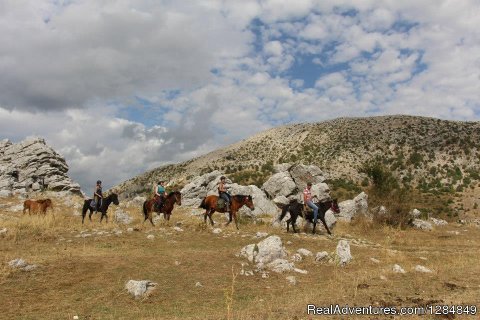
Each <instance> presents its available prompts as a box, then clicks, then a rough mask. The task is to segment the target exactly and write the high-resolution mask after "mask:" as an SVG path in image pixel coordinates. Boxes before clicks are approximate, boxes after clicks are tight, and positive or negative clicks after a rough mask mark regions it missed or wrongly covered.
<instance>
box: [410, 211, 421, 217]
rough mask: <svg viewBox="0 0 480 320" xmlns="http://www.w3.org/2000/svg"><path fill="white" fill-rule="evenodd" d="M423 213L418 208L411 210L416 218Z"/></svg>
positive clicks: (411, 213)
mask: <svg viewBox="0 0 480 320" xmlns="http://www.w3.org/2000/svg"><path fill="white" fill-rule="evenodd" d="M421 214H422V213H421V212H420V210H418V209H413V210H412V211H411V212H410V215H411V216H412V217H414V218H418V217H420V215H421Z"/></svg>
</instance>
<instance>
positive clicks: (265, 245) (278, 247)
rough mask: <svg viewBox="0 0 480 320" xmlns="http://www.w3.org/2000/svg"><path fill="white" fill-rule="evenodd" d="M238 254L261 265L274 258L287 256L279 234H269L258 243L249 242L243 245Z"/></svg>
mask: <svg viewBox="0 0 480 320" xmlns="http://www.w3.org/2000/svg"><path fill="white" fill-rule="evenodd" d="M240 256H241V257H244V258H247V260H248V261H250V262H252V263H255V264H259V265H260V266H263V265H266V264H268V263H270V262H272V261H274V260H276V259H284V258H285V257H286V256H287V252H286V250H285V248H284V247H283V244H282V240H281V239H280V237H279V236H270V237H268V238H266V239H264V240H262V241H260V242H259V243H258V244H249V245H247V246H245V247H243V248H242V250H241V251H240Z"/></svg>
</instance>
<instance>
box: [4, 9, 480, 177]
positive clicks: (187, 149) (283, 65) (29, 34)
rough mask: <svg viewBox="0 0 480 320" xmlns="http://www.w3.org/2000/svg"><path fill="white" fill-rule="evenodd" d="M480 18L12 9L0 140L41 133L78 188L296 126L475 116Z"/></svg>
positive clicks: (478, 12)
mask: <svg viewBox="0 0 480 320" xmlns="http://www.w3.org/2000/svg"><path fill="white" fill-rule="evenodd" d="M478 16H480V5H479V4H478V1H475V0H472V1H462V2H453V1H442V2H437V1H434V0H429V1H422V2H418V1H413V0H406V1H387V2H383V3H381V4H379V3H378V2H377V1H373V0H362V1H351V0H341V1H316V0H311V1H310V0H301V1H287V0H283V1H281V0H261V1H255V0H248V1H241V2H240V1H221V0H199V1H171V0H168V1H163V2H155V1H148V0H142V1H133V0H131V1H130V0H124V1H117V2H98V1H78V2H66V3H65V4H58V2H51V1H33V0H31V1H27V2H22V3H20V2H18V1H13V0H7V1H2V2H0V41H1V43H2V46H1V48H0V125H1V126H0V133H1V135H2V136H7V137H10V138H13V139H15V140H20V139H22V138H23V137H25V136H29V135H40V136H44V137H46V138H47V141H49V142H50V143H51V144H52V145H53V146H54V147H55V148H56V149H58V150H59V151H60V152H62V153H64V155H65V156H66V157H67V160H68V161H69V164H70V167H71V170H72V173H73V176H74V178H76V179H77V180H80V179H84V180H82V181H81V182H82V185H83V183H87V184H88V183H90V182H89V181H95V180H96V179H97V176H101V174H102V172H103V173H105V177H106V178H104V180H106V181H112V183H117V182H120V181H121V180H123V179H126V178H128V177H131V176H133V175H134V174H136V173H139V172H142V171H143V170H145V169H146V168H152V167H154V166H156V165H159V164H162V163H166V162H171V161H180V160H183V159H188V158H190V157H193V156H197V155H199V154H201V153H202V152H206V151H210V150H212V149H214V148H216V147H218V146H220V145H224V144H227V143H231V142H234V141H236V140H239V139H242V138H245V137H247V136H249V135H251V134H253V133H256V132H258V131H261V130H264V129H267V128H270V127H272V126H275V125H278V124H283V123H288V122H292V121H295V122H298V121H320V120H325V119H329V118H334V117H338V116H362V115H375V114H392V113H408V114H418V115H429V116H437V117H442V118H449V119H468V120H473V119H478V114H479V113H480V97H479V95H478V92H480V78H479V76H478V70H479V68H480V60H479V58H478V57H480V45H479V44H480V20H479V19H478ZM255 32H257V34H255ZM257 36H258V37H257ZM19 39H21V41H20V40H19ZM310 62H311V63H310ZM303 63H305V64H304V65H302V64H303ZM312 84H314V85H312ZM170 90H174V91H170ZM139 100H140V101H145V103H144V104H143V103H142V102H138V101H139ZM132 105H133V107H132ZM135 108H137V109H135ZM6 110H14V111H12V112H8V111H6ZM45 110H56V111H57V112H47V113H45ZM132 110H135V111H134V112H132ZM29 111H35V112H37V113H36V114H35V115H34V116H32V114H31V113H29ZM139 114H144V115H145V116H143V119H142V116H140V115H139ZM32 117H35V121H30V119H31V118H32ZM145 118H146V120H148V121H144V122H149V126H147V125H145V124H142V123H141V122H142V120H145ZM156 119H158V120H159V122H158V123H156V122H155V121H156ZM25 122H28V123H29V126H25V125H23V124H24V123H25ZM112 163H113V164H114V165H115V168H118V172H113V173H112V172H110V171H109V168H110V167H109V166H111V165H112ZM95 170H101V171H95ZM107 171H108V172H107Z"/></svg>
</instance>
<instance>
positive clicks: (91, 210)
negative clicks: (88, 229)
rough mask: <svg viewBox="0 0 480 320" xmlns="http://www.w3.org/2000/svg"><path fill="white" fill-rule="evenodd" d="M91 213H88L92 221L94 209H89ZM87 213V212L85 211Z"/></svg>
mask: <svg viewBox="0 0 480 320" xmlns="http://www.w3.org/2000/svg"><path fill="white" fill-rule="evenodd" d="M89 211H90V214H89V215H88V219H90V222H91V221H92V215H93V209H89ZM85 214H86V212H85Z"/></svg>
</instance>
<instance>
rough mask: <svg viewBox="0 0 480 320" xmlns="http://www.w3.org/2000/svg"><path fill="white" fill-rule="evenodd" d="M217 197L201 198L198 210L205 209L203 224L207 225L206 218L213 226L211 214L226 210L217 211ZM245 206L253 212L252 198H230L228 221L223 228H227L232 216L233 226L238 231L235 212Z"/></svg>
mask: <svg viewBox="0 0 480 320" xmlns="http://www.w3.org/2000/svg"><path fill="white" fill-rule="evenodd" d="M218 199H219V198H218V196H216V195H211V196H208V197H205V198H203V200H202V203H201V204H200V206H199V208H203V209H205V210H206V211H205V213H204V214H203V218H204V221H205V223H207V217H208V218H209V219H210V223H211V224H212V226H213V224H214V222H213V220H212V214H213V213H214V212H215V211H218V212H221V213H225V212H226V211H227V210H226V209H227V208H225V207H224V208H222V209H219V208H217V201H218ZM244 205H245V206H247V207H248V208H250V210H255V206H254V205H253V199H252V196H245V195H236V196H232V199H231V201H230V214H229V220H228V222H227V224H226V225H225V226H228V225H229V224H230V222H232V216H233V219H234V220H235V226H236V227H237V230H238V220H237V211H238V210H239V209H240V208H241V207H243V206H244Z"/></svg>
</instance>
